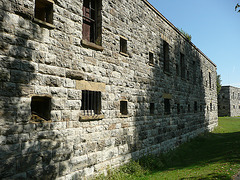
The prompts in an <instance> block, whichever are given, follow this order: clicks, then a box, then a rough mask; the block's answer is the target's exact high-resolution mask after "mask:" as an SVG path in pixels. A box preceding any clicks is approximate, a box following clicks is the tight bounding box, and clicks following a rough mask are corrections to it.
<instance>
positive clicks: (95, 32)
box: [82, 0, 102, 45]
mask: <svg viewBox="0 0 240 180" xmlns="http://www.w3.org/2000/svg"><path fill="white" fill-rule="evenodd" d="M82 11H83V39H84V40H87V41H89V42H92V43H96V44H98V45H101V31H102V30H101V26H102V25H101V16H100V14H101V13H100V11H101V1H99V0H84V1H83V10H82Z"/></svg>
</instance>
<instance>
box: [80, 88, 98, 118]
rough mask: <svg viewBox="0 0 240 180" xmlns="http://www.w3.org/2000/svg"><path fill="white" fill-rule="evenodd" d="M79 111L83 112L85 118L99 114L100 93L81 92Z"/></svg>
mask: <svg viewBox="0 0 240 180" xmlns="http://www.w3.org/2000/svg"><path fill="white" fill-rule="evenodd" d="M81 110H83V114H84V115H87V116H92V115H97V114H100V113H101V92H98V91H87V90H83V91H82V106H81Z"/></svg>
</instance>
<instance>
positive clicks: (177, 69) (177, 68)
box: [176, 64, 179, 76]
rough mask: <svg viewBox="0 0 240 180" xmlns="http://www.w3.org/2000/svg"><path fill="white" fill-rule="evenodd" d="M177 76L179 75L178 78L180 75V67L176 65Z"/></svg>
mask: <svg viewBox="0 0 240 180" xmlns="http://www.w3.org/2000/svg"><path fill="white" fill-rule="evenodd" d="M176 74H177V76H178V75H179V67H178V64H176Z"/></svg>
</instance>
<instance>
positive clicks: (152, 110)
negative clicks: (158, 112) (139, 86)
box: [150, 103, 155, 115]
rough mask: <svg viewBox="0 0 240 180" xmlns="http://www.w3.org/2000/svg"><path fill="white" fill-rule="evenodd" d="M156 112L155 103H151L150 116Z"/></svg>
mask: <svg viewBox="0 0 240 180" xmlns="http://www.w3.org/2000/svg"><path fill="white" fill-rule="evenodd" d="M154 110H155V107H154V103H150V114H151V115H152V114H154Z"/></svg>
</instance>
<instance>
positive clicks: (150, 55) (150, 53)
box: [149, 52, 154, 64]
mask: <svg viewBox="0 0 240 180" xmlns="http://www.w3.org/2000/svg"><path fill="white" fill-rule="evenodd" d="M149 64H154V60H153V52H149Z"/></svg>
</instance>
